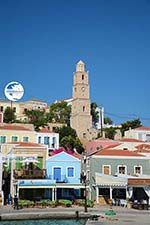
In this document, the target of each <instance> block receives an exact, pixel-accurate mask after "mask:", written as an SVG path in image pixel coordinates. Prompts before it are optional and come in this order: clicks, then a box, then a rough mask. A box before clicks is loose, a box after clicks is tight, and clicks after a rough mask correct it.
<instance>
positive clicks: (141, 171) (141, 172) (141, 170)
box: [134, 165, 143, 175]
mask: <svg viewBox="0 0 150 225" xmlns="http://www.w3.org/2000/svg"><path fill="white" fill-rule="evenodd" d="M136 167H140V168H141V169H140V173H136V171H135V168H136ZM134 174H139V175H142V174H143V168H142V166H141V165H136V166H134Z"/></svg>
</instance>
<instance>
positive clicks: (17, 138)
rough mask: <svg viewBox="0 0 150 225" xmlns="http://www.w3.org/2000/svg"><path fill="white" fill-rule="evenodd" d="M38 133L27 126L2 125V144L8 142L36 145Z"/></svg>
mask: <svg viewBox="0 0 150 225" xmlns="http://www.w3.org/2000/svg"><path fill="white" fill-rule="evenodd" d="M35 134H36V132H35V131H34V130H31V129H29V128H26V127H25V126H23V125H22V126H19V125H13V124H0V144H3V143H6V142H7V143H8V142H33V143H36V137H35Z"/></svg>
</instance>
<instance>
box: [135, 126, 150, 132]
mask: <svg viewBox="0 0 150 225" xmlns="http://www.w3.org/2000/svg"><path fill="white" fill-rule="evenodd" d="M135 130H146V131H150V127H145V126H141V127H137V128H135Z"/></svg>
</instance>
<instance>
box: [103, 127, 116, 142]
mask: <svg viewBox="0 0 150 225" xmlns="http://www.w3.org/2000/svg"><path fill="white" fill-rule="evenodd" d="M116 129H117V128H115V127H109V128H104V129H103V131H104V132H105V137H106V138H109V139H112V140H114V137H115V134H116Z"/></svg>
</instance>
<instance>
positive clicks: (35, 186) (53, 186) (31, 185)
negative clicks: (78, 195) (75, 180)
mask: <svg viewBox="0 0 150 225" xmlns="http://www.w3.org/2000/svg"><path fill="white" fill-rule="evenodd" d="M84 188H85V187H84V185H82V184H69V183H67V184H66V183H56V180H49V179H44V180H43V179H41V180H40V179H38V180H19V181H18V182H17V183H16V189H17V193H18V196H19V193H20V191H21V190H23V189H24V190H25V189H26V190H29V189H30V190H39V189H43V191H44V190H45V191H51V199H52V201H54V200H57V190H58V189H84Z"/></svg>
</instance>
